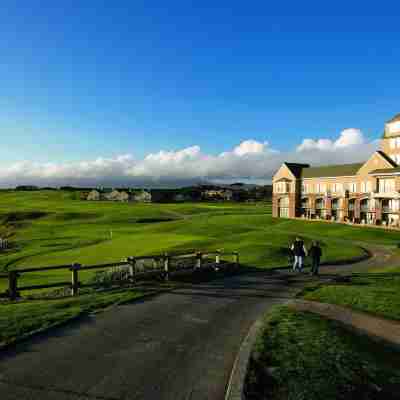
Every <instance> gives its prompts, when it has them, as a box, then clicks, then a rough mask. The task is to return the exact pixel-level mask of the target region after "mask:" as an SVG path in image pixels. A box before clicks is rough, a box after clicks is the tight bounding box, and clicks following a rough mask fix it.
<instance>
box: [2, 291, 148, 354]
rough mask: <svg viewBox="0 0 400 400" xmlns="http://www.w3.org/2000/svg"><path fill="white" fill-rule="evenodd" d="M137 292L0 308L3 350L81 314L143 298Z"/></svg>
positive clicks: (23, 302)
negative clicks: (9, 345)
mask: <svg viewBox="0 0 400 400" xmlns="http://www.w3.org/2000/svg"><path fill="white" fill-rule="evenodd" d="M143 295H144V292H140V291H136V290H127V289H122V290H112V291H107V292H99V293H91V294H83V295H81V296H78V297H69V298H62V299H54V300H30V301H26V300H25V301H18V302H13V303H7V304H2V305H1V306H0V348H1V347H4V346H6V345H8V344H11V343H14V342H16V341H18V340H21V339H24V338H26V337H28V336H30V335H32V334H34V333H37V332H42V331H45V330H46V329H49V328H51V327H53V326H56V325H60V324H62V323H64V322H67V321H69V320H71V319H73V318H76V317H78V316H80V315H83V314H86V313H89V312H93V311H97V310H101V309H104V308H106V307H108V306H110V305H113V304H121V303H125V302H129V301H132V300H134V299H137V298H139V297H142V296H143Z"/></svg>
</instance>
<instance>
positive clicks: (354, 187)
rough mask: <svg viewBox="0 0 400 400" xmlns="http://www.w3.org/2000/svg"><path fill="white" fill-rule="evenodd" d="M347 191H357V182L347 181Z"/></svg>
mask: <svg viewBox="0 0 400 400" xmlns="http://www.w3.org/2000/svg"><path fill="white" fill-rule="evenodd" d="M349 192H350V193H357V183H356V182H350V183H349Z"/></svg>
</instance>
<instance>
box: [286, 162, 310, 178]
mask: <svg viewBox="0 0 400 400" xmlns="http://www.w3.org/2000/svg"><path fill="white" fill-rule="evenodd" d="M284 164H285V165H286V166H287V167H288V168H289V169H290V172H291V173H292V174H293V175H294V176H295V177H296V178H300V176H301V174H302V170H303V169H304V168H309V167H310V165H309V164H299V163H288V162H285V163H284Z"/></svg>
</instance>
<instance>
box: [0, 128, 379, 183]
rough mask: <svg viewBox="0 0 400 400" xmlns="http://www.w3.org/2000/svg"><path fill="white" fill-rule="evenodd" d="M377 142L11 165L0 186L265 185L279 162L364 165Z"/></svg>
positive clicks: (308, 142) (358, 135)
mask: <svg viewBox="0 0 400 400" xmlns="http://www.w3.org/2000/svg"><path fill="white" fill-rule="evenodd" d="M378 144H379V141H377V140H375V141H372V142H369V141H367V140H366V138H365V136H364V135H363V133H362V132H361V131H360V130H359V129H353V128H351V129H345V130H343V131H342V132H341V133H340V135H339V137H338V138H337V139H336V140H331V139H325V138H319V139H312V138H306V139H304V140H303V141H302V143H300V144H299V145H298V146H297V147H296V148H294V149H293V150H291V151H287V152H282V151H278V150H276V149H274V148H273V147H271V146H270V144H269V143H268V142H259V141H256V140H253V139H249V140H245V141H243V142H241V143H240V144H238V146H236V147H235V148H233V149H231V150H230V151H227V152H223V153H220V154H217V155H212V154H206V153H204V152H202V150H201V148H200V147H199V146H191V147H188V148H185V149H180V150H176V151H165V150H161V151H159V152H158V153H151V154H148V155H147V156H146V157H144V158H142V159H136V158H135V157H134V156H133V155H132V154H126V155H120V156H118V157H114V158H97V159H95V160H89V161H81V162H74V163H37V162H32V161H23V162H17V163H14V164H12V165H8V166H6V167H4V168H1V169H0V186H1V187H12V186H16V185H21V184H34V185H40V186H48V185H52V186H59V185H77V186H79V185H80V186H94V185H111V186H118V185H137V186H139V185H140V186H179V185H184V184H190V183H196V182H204V181H232V180H241V179H242V180H246V181H252V180H254V181H263V182H266V183H267V182H269V181H270V180H271V178H272V176H273V174H274V172H275V171H276V170H277V168H279V166H280V165H281V163H282V162H284V161H291V162H305V163H309V164H312V165H321V164H329V163H347V162H359V161H364V160H366V159H367V158H368V157H369V156H370V155H371V153H372V152H373V151H374V150H376V149H377V147H378Z"/></svg>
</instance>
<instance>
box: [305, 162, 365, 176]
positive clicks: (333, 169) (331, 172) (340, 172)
mask: <svg viewBox="0 0 400 400" xmlns="http://www.w3.org/2000/svg"><path fill="white" fill-rule="evenodd" d="M363 165H364V163H353V164H340V165H322V166H320V167H309V168H303V169H302V170H301V178H328V177H336V176H353V175H356V174H357V172H358V170H359V169H360V168H361V167H362V166H363Z"/></svg>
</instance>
